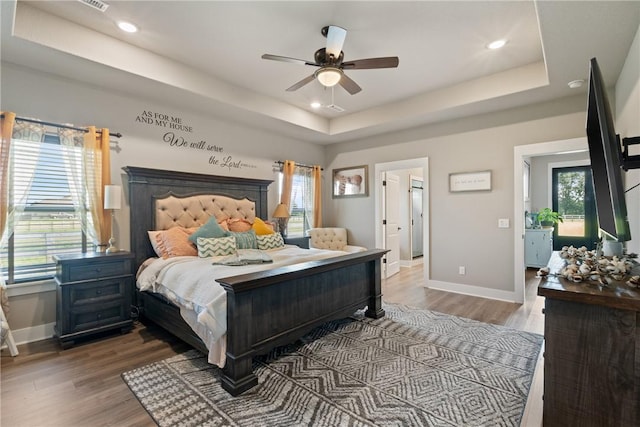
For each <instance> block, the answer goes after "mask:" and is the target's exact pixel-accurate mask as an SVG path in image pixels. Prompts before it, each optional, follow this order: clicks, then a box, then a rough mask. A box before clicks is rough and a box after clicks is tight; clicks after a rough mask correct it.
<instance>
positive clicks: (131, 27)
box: [118, 21, 138, 33]
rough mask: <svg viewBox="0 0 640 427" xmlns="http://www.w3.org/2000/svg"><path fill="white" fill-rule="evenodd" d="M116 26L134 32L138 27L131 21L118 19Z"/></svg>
mask: <svg viewBox="0 0 640 427" xmlns="http://www.w3.org/2000/svg"><path fill="white" fill-rule="evenodd" d="M118 28H120V29H121V30H122V31H125V32H127V33H135V32H137V31H138V27H136V26H135V25H133V24H132V23H131V22H126V21H120V22H118Z"/></svg>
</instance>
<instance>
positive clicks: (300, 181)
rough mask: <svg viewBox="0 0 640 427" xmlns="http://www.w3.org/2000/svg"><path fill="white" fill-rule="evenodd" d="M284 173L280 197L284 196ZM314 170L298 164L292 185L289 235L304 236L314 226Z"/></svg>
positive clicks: (280, 175)
mask: <svg viewBox="0 0 640 427" xmlns="http://www.w3.org/2000/svg"><path fill="white" fill-rule="evenodd" d="M282 181H283V173H282V172H281V173H280V174H279V197H282V187H283V185H282ZM313 194H314V182H313V170H312V169H311V168H309V167H307V166H296V168H295V172H294V174H293V183H292V186H291V206H290V207H289V211H290V212H289V213H290V215H291V216H290V217H289V222H288V223H287V236H289V237H303V236H306V235H307V230H309V229H310V228H312V227H313V208H314V206H313Z"/></svg>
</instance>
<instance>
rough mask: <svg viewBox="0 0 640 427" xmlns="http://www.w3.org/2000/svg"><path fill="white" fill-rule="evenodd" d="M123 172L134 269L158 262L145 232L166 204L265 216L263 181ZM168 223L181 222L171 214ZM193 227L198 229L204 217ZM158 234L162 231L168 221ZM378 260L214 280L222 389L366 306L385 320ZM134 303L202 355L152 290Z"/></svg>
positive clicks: (235, 386) (350, 257)
mask: <svg viewBox="0 0 640 427" xmlns="http://www.w3.org/2000/svg"><path fill="white" fill-rule="evenodd" d="M123 170H124V171H125V172H126V173H127V176H128V188H127V191H128V199H129V203H130V230H131V231H130V247H131V251H132V252H133V253H134V255H135V264H136V267H137V268H138V267H140V266H141V265H142V264H143V263H144V262H145V261H146V260H148V259H149V258H153V257H157V255H156V253H155V251H154V249H153V247H152V245H151V241H150V239H149V235H148V231H150V230H158V228H157V224H156V222H158V219H157V218H158V215H157V212H156V211H157V210H158V209H159V206H162V203H163V201H165V200H167V199H169V198H172V199H185V198H193V197H194V196H204V195H206V196H213V195H219V196H224V197H229V198H233V199H236V200H239V201H244V202H243V203H246V202H249V203H250V204H249V206H250V207H249V210H251V209H253V214H254V215H255V216H256V217H258V218H262V219H266V218H268V217H269V214H268V212H267V190H268V186H269V184H270V183H271V181H269V180H260V179H247V178H235V177H225V176H214V175H205V174H194V173H187V172H173V171H165V170H156V169H148V168H140V167H133V166H127V167H124V168H123ZM242 206H247V205H246V204H244V205H242ZM251 206H252V207H251ZM189 209H190V208H189V207H188V206H185V207H184V212H185V214H188V215H190V216H191V217H192V218H194V220H196V218H197V217H198V216H199V215H201V213H193V212H187V211H188V210H189ZM238 209H240V208H238ZM242 209H246V208H245V207H243V208H242ZM240 214H241V215H244V214H242V213H240ZM172 216H173V217H174V218H176V217H177V216H180V215H177V214H176V213H175V212H174V213H173V214H172ZM197 221H198V222H199V223H203V222H204V221H205V218H197ZM163 227H167V225H166V222H165V225H164V226H163ZM384 253H385V251H384V250H379V249H370V250H367V251H364V252H358V253H353V254H345V255H341V256H337V257H333V258H327V259H322V260H316V261H309V262H303V263H299V264H293V265H287V266H284V267H279V268H275V269H269V270H264V271H259V272H254V273H248V274H241V275H232V276H229V277H223V278H219V279H218V280H217V281H218V283H220V285H221V286H222V287H223V289H224V291H225V292H226V347H225V355H226V361H225V364H224V367H223V368H222V369H221V371H220V378H221V384H222V387H223V388H224V389H225V390H226V391H227V392H229V393H230V394H231V395H234V396H235V395H238V394H240V393H242V392H244V391H246V390H248V389H250V388H251V387H253V386H255V385H256V384H257V383H258V379H257V377H256V376H255V374H254V373H253V370H252V358H253V356H254V355H258V354H264V353H266V352H268V351H269V350H271V349H273V348H275V347H277V346H281V345H284V344H287V343H291V342H294V341H295V340H296V339H298V338H300V337H301V336H303V335H304V334H305V333H307V332H308V331H310V330H311V329H313V328H315V327H317V326H319V325H321V324H323V323H325V322H328V321H330V320H334V319H340V318H344V317H348V316H350V315H351V314H353V313H354V312H355V311H357V310H359V309H363V308H365V307H366V310H365V315H366V316H368V317H371V318H376V319H377V318H380V317H382V316H384V310H383V309H382V300H381V296H382V295H381V282H380V278H381V265H380V264H381V258H382V256H383V255H384ZM135 297H136V301H137V302H136V304H137V309H138V311H139V314H140V316H141V318H143V319H146V320H150V321H152V322H154V323H156V324H158V325H159V326H161V327H163V328H164V329H166V330H168V331H169V332H171V333H173V334H174V335H176V336H177V337H179V338H181V339H182V340H184V341H185V342H187V343H189V344H190V345H192V346H194V347H195V348H198V349H199V350H201V351H203V352H207V347H206V346H205V345H204V343H203V341H202V340H201V339H200V338H199V337H198V335H197V334H196V333H195V332H194V331H193V329H192V328H191V327H190V326H189V325H188V324H187V322H186V321H185V320H184V319H183V318H182V316H181V315H180V309H179V308H178V307H177V306H175V305H174V304H173V303H172V302H170V301H169V300H168V299H167V298H164V297H163V296H162V295H158V294H156V293H153V292H150V291H143V292H138V291H136V296H135Z"/></svg>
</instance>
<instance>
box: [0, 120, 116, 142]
mask: <svg viewBox="0 0 640 427" xmlns="http://www.w3.org/2000/svg"><path fill="white" fill-rule="evenodd" d="M2 117H4V114H2ZM16 120H20V121H23V122H29V123H39V124H42V125H46V126H55V127H59V128H63V129H73V130H81V131H83V132H89V129H87V128H77V127H73V126H69V125H62V124H59V123H53V122H45V121H42V120H34V119H27V118H26V117H18V116H16ZM96 132H97V133H102V131H101V130H99V129H96ZM109 136H115V137H116V138H122V134H121V133H120V132H117V133H112V132H109Z"/></svg>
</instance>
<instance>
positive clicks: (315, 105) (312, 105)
mask: <svg viewBox="0 0 640 427" xmlns="http://www.w3.org/2000/svg"><path fill="white" fill-rule="evenodd" d="M320 107H322V104H320V103H319V102H318V101H314V102H312V103H311V108H320Z"/></svg>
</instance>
